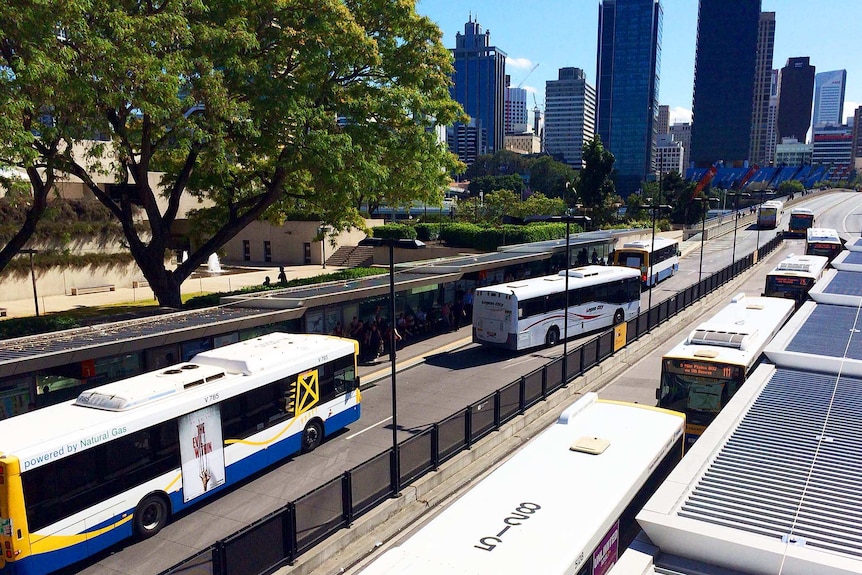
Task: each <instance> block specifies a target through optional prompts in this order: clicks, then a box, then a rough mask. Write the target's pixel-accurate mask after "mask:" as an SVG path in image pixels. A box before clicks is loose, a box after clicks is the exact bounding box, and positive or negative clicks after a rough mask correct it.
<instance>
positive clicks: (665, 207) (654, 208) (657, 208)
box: [640, 204, 672, 323]
mask: <svg viewBox="0 0 862 575" xmlns="http://www.w3.org/2000/svg"><path fill="white" fill-rule="evenodd" d="M640 209H643V210H649V211H650V212H651V213H652V240H651V241H650V245H649V247H650V261H649V265H648V266H647V281H648V282H649V299H648V303H647V312H649V310H651V309H652V286H653V284H654V283H655V282H654V281H653V273H652V270H653V261H652V255H651V253H652V251H653V246H655V214H656V212H659V211H665V210H670V209H672V207H671V206H669V205H667V204H653V205H650V206H640ZM647 323H649V320H647Z"/></svg>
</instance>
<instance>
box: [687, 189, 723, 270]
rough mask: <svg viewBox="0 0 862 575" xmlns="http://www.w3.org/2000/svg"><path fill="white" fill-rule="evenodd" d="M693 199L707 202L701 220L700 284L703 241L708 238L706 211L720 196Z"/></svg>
mask: <svg viewBox="0 0 862 575" xmlns="http://www.w3.org/2000/svg"><path fill="white" fill-rule="evenodd" d="M693 199H694V201H695V202H700V203H701V204H703V203H706V207H705V208H702V209H703V214H701V222H700V267H699V268H698V271H697V283H698V284H700V280H701V279H702V278H703V241H704V239H705V238H706V212H708V211H709V203H710V202H717V201H718V198H710V197H702V198H693Z"/></svg>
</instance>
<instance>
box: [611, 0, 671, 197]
mask: <svg viewBox="0 0 862 575" xmlns="http://www.w3.org/2000/svg"><path fill="white" fill-rule="evenodd" d="M661 35H662V7H661V3H660V2H659V0H602V3H601V4H600V5H599V34H598V37H599V40H598V51H597V52H598V57H597V66H596V69H597V70H598V80H597V86H596V99H597V102H598V110H597V119H596V120H597V121H596V124H597V132H598V133H599V136H600V137H601V139H602V143H603V144H604V146H605V148H606V149H608V150H610V151H611V152H612V153H613V155H614V157H615V158H616V161H615V162H614V168H615V169H616V177H615V182H616V186H617V192H618V193H619V194H620V195H622V196H624V197H625V196H627V195H629V194H631V193H632V192H634V191H635V190H637V189H638V188H639V187H640V183H641V182H642V181H643V180H645V179H647V178H649V177H650V176H651V174H652V173H653V167H652V162H653V155H654V153H653V151H654V148H655V126H656V121H657V115H658V88H659V70H660V67H661V66H660V61H661Z"/></svg>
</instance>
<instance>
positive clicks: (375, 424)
mask: <svg viewBox="0 0 862 575" xmlns="http://www.w3.org/2000/svg"><path fill="white" fill-rule="evenodd" d="M390 419H392V416H391V415H390V416H389V417H387V418H386V419H383V420H381V421H378V422H377V423H373V424H371V425H369V426H368V427H366V428H365V429H363V430H361V431H357V432H356V433H354V434H353V435H348V436H347V437H346V439H353V438H354V437H356V436H357V435H362V434H363V433H365V432H366V431H369V430H371V429H374V428H375V427H377V426H378V425H383V424H384V423H386V422H387V421H389V420H390Z"/></svg>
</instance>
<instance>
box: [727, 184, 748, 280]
mask: <svg viewBox="0 0 862 575" xmlns="http://www.w3.org/2000/svg"><path fill="white" fill-rule="evenodd" d="M727 195H728V196H732V197H733V250H732V252H731V256H730V265H733V264H735V263H736V228H737V227H739V226H738V225H737V224H738V223H739V213H738V210H739V198H747V197H749V195H750V194H748V193H746V192H727Z"/></svg>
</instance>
